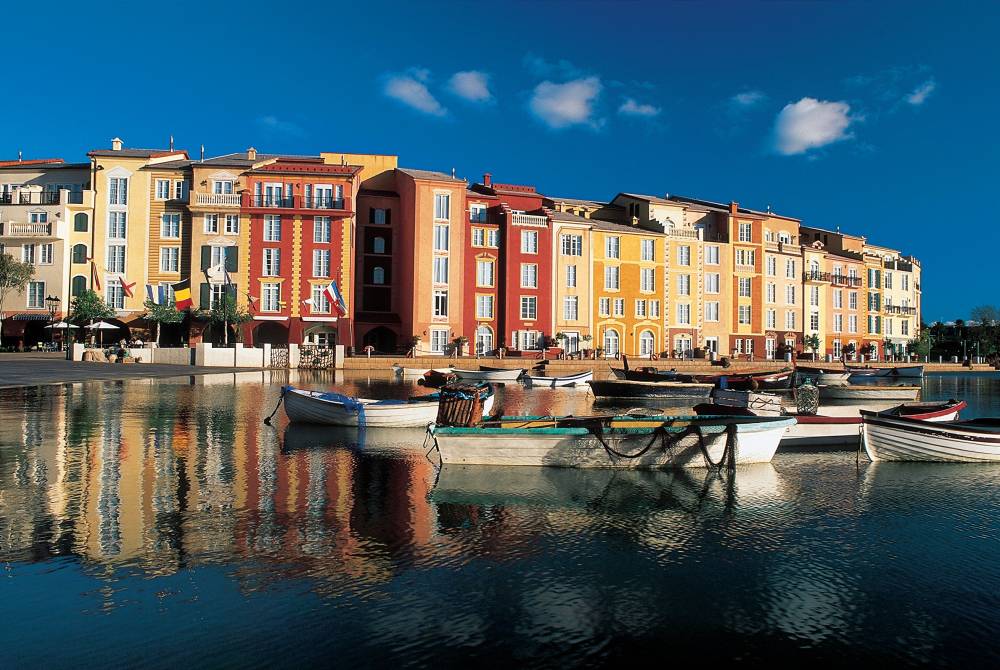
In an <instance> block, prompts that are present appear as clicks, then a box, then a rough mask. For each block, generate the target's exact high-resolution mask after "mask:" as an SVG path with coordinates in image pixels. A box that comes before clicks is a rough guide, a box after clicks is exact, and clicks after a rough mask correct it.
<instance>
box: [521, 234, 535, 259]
mask: <svg viewBox="0 0 1000 670" xmlns="http://www.w3.org/2000/svg"><path fill="white" fill-rule="evenodd" d="M521 253H523V254H537V253H538V231H535V230H522V231H521Z"/></svg>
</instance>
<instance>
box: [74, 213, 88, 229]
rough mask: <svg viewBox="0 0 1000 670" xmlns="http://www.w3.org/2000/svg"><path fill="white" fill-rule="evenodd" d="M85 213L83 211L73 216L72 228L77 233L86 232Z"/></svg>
mask: <svg viewBox="0 0 1000 670" xmlns="http://www.w3.org/2000/svg"><path fill="white" fill-rule="evenodd" d="M87 224H88V222H87V214H86V213H85V212H80V213H79V214H77V215H76V216H74V217H73V230H75V231H76V232H78V233H85V232H87Z"/></svg>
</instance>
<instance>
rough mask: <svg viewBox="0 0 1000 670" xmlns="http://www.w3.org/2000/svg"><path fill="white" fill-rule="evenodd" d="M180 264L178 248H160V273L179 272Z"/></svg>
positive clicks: (179, 250)
mask: <svg viewBox="0 0 1000 670" xmlns="http://www.w3.org/2000/svg"><path fill="white" fill-rule="evenodd" d="M180 262H181V248H180V247H160V272H180V271H181V266H180Z"/></svg>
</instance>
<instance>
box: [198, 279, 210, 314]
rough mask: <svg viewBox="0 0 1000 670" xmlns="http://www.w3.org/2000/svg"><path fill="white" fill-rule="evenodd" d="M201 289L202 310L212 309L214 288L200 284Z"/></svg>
mask: <svg viewBox="0 0 1000 670" xmlns="http://www.w3.org/2000/svg"><path fill="white" fill-rule="evenodd" d="M199 286H200V287H201V308H202V309H211V308H212V287H211V285H209V284H199Z"/></svg>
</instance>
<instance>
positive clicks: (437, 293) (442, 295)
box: [434, 289, 448, 316]
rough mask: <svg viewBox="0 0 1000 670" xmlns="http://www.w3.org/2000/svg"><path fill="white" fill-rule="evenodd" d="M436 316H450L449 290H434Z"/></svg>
mask: <svg viewBox="0 0 1000 670" xmlns="http://www.w3.org/2000/svg"><path fill="white" fill-rule="evenodd" d="M434 316H448V291H446V290H444V289H435V290H434Z"/></svg>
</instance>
